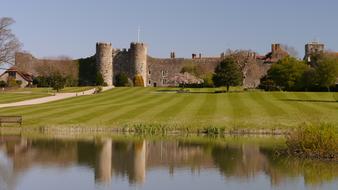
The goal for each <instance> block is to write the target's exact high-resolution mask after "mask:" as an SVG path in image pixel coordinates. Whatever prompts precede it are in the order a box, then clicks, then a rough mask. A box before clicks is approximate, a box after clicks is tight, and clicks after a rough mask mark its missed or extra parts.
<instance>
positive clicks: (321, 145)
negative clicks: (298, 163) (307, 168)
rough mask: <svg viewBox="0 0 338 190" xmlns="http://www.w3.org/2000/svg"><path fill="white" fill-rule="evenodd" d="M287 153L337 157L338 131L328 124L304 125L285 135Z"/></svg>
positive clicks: (316, 156)
mask: <svg viewBox="0 0 338 190" xmlns="http://www.w3.org/2000/svg"><path fill="white" fill-rule="evenodd" d="M286 144H287V147H288V153H289V154H291V155H296V156H299V157H304V158H319V159H335V160H337V157H338V131H337V128H335V126H333V125H329V124H320V125H305V126H302V127H299V128H298V129H297V130H296V131H295V132H293V133H291V134H290V135H289V136H288V137H287V141H286Z"/></svg>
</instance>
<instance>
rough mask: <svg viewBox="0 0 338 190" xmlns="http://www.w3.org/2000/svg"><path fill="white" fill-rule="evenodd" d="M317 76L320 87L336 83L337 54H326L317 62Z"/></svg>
mask: <svg viewBox="0 0 338 190" xmlns="http://www.w3.org/2000/svg"><path fill="white" fill-rule="evenodd" d="M315 69H316V78H317V80H318V85H319V87H322V88H327V89H328V91H330V87H331V86H333V85H335V82H336V80H337V77H338V58H337V56H334V55H330V54H325V55H323V57H322V58H319V59H318V61H317V63H316V67H315Z"/></svg>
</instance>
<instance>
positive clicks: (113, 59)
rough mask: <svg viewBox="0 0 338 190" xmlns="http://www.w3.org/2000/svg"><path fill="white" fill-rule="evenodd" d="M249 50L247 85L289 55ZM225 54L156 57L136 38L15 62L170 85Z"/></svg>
mask: <svg viewBox="0 0 338 190" xmlns="http://www.w3.org/2000/svg"><path fill="white" fill-rule="evenodd" d="M323 51H324V44H320V43H317V42H315V43H309V44H306V45H305V57H304V60H307V61H308V62H309V63H310V61H311V55H313V54H314V53H320V52H323ZM246 53H247V54H246V55H245V63H244V64H243V65H241V69H242V71H243V75H244V79H243V86H244V87H246V88H255V87H257V86H258V85H259V83H260V78H261V77H262V76H264V75H265V74H266V72H267V70H268V69H269V68H270V67H271V63H275V62H277V61H278V60H280V59H281V58H283V57H285V56H287V55H288V53H287V51H285V50H284V49H283V47H282V46H281V45H280V44H272V45H271V51H270V52H269V53H267V54H266V55H264V56H261V55H258V54H257V53H255V52H251V51H246ZM225 55H226V53H222V54H221V55H220V56H218V57H204V56H202V54H201V53H193V54H192V57H191V58H176V55H175V52H170V56H169V57H168V58H154V57H151V56H149V55H148V46H147V45H146V44H145V43H139V42H137V43H136V42H133V43H131V44H130V47H129V49H116V48H113V46H112V44H111V43H104V42H98V43H96V52H95V55H93V56H90V57H88V58H83V59H78V60H68V61H59V60H46V59H36V58H34V57H33V56H32V55H30V54H27V53H17V55H16V59H15V65H16V66H17V67H18V68H19V69H21V70H22V71H24V72H27V73H30V74H32V75H33V76H40V75H43V74H42V73H41V72H47V71H46V68H50V67H56V66H58V67H60V68H61V69H60V68H59V70H61V71H62V72H64V75H72V77H73V78H77V80H78V84H79V85H95V80H96V76H97V75H98V74H99V75H101V76H102V79H103V82H104V83H105V84H106V85H109V86H112V85H114V84H115V79H116V76H118V75H119V74H122V73H123V74H125V75H126V76H127V77H128V80H129V82H130V83H133V82H134V80H135V79H136V78H141V81H142V84H141V85H140V84H139V85H140V86H143V87H159V86H163V87H166V86H178V84H179V83H180V82H179V81H177V78H180V77H183V78H184V77H187V76H189V77H190V78H193V79H195V80H192V81H195V82H196V81H197V82H200V81H201V80H202V79H200V78H198V77H196V76H191V75H186V74H189V73H185V74H184V75H183V74H182V70H183V69H184V68H185V67H187V66H198V67H199V68H200V69H201V70H203V71H204V72H205V73H213V71H214V69H215V67H216V66H217V65H218V63H219V62H220V61H221V60H222V59H223V58H224V56H225ZM48 64H49V65H48ZM62 68H63V70H62ZM67 72H68V73H67ZM44 74H45V73H44ZM189 81H191V80H189ZM202 81H203V80H202ZM191 83H194V82H191Z"/></svg>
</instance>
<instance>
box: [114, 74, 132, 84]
mask: <svg viewBox="0 0 338 190" xmlns="http://www.w3.org/2000/svg"><path fill="white" fill-rule="evenodd" d="M128 83H129V82H128V77H127V75H126V74H125V73H120V74H118V75H116V77H115V85H116V86H118V87H121V86H128V85H129V84H128Z"/></svg>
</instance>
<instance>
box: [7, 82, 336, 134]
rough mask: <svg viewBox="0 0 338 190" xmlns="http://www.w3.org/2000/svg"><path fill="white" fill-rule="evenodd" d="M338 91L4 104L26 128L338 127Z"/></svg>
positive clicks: (103, 96) (139, 92) (119, 93)
mask: <svg viewBox="0 0 338 190" xmlns="http://www.w3.org/2000/svg"><path fill="white" fill-rule="evenodd" d="M336 95H337V93H336V94H333V93H312V92H311V93H310V92H232V93H221V94H215V93H213V89H194V90H192V91H191V93H176V91H175V89H172V88H115V89H113V90H110V91H107V92H103V93H100V94H97V95H93V96H83V97H76V98H71V99H67V100H62V101H57V102H51V103H46V104H41V105H34V106H25V107H15V108H3V109H0V115H22V116H23V119H24V125H23V127H70V126H71V127H80V128H82V127H83V128H86V127H88V128H98V127H102V128H105V127H113V128H133V129H135V130H143V129H144V128H148V129H149V130H150V131H151V130H163V128H164V129H165V130H177V129H178V130H187V131H198V130H204V129H207V130H212V131H215V132H216V133H217V132H218V131H222V130H229V129H238V130H241V129H247V128H249V129H261V128H264V129H290V128H293V127H295V126H298V125H300V124H303V123H321V122H327V123H332V124H333V125H335V126H337V124H338V117H337V116H338V113H337V110H338V102H336V100H335V96H336Z"/></svg>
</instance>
